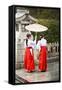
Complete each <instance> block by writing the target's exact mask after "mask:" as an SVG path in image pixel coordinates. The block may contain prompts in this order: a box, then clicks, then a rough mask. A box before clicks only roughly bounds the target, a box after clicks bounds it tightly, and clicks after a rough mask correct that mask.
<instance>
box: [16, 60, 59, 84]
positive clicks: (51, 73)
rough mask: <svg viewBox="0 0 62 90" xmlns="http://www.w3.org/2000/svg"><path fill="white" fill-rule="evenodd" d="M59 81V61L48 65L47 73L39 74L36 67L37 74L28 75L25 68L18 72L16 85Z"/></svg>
mask: <svg viewBox="0 0 62 90" xmlns="http://www.w3.org/2000/svg"><path fill="white" fill-rule="evenodd" d="M57 80H59V61H55V62H51V63H48V68H47V71H46V72H38V67H37V66H36V69H35V72H32V73H27V72H26V71H25V70H24V69H23V68H22V69H18V70H16V83H27V82H44V81H57Z"/></svg>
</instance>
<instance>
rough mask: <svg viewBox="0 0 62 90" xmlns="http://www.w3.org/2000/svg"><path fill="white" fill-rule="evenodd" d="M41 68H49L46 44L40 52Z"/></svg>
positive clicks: (43, 69) (42, 69)
mask: <svg viewBox="0 0 62 90" xmlns="http://www.w3.org/2000/svg"><path fill="white" fill-rule="evenodd" d="M39 70H41V71H45V70H47V48H46V47H45V46H42V47H41V50H40V54H39Z"/></svg>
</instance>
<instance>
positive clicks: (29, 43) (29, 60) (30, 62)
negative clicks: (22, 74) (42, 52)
mask: <svg viewBox="0 0 62 90" xmlns="http://www.w3.org/2000/svg"><path fill="white" fill-rule="evenodd" d="M24 45H25V47H26V48H25V55H24V69H25V70H26V71H27V72H32V71H34V69H35V65H34V53H33V47H34V45H35V42H34V41H33V40H32V39H31V34H27V39H26V40H25V44H24Z"/></svg>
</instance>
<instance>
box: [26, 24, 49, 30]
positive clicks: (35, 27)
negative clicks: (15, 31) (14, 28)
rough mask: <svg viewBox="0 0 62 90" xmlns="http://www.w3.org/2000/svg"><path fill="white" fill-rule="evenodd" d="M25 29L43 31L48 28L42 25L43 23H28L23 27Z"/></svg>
mask: <svg viewBox="0 0 62 90" xmlns="http://www.w3.org/2000/svg"><path fill="white" fill-rule="evenodd" d="M25 29H26V30H28V31H32V32H43V31H46V30H48V28H47V27H45V26H43V25H40V24H37V23H35V24H30V25H27V26H26V27H25Z"/></svg>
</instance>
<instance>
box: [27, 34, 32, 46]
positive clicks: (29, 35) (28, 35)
mask: <svg viewBox="0 0 62 90" xmlns="http://www.w3.org/2000/svg"><path fill="white" fill-rule="evenodd" d="M26 37H27V38H26V46H28V38H29V37H31V34H27V35H26Z"/></svg>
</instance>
